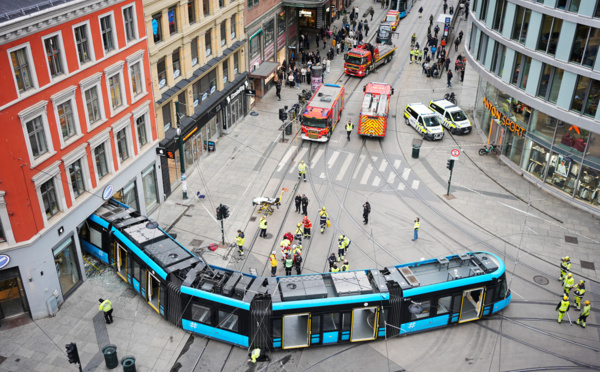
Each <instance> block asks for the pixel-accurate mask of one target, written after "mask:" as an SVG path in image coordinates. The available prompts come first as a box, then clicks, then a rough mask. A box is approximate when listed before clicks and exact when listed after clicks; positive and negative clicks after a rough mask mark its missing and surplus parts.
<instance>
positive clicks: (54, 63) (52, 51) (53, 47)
mask: <svg viewBox="0 0 600 372" xmlns="http://www.w3.org/2000/svg"><path fill="white" fill-rule="evenodd" d="M44 47H45V49H46V59H47V60H48V67H49V68H50V76H52V77H56V76H58V75H62V74H63V73H64V70H63V65H62V57H61V55H60V45H59V41H58V35H55V36H51V37H49V38H47V39H44Z"/></svg>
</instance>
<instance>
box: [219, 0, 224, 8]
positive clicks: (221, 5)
mask: <svg viewBox="0 0 600 372" xmlns="http://www.w3.org/2000/svg"><path fill="white" fill-rule="evenodd" d="M224 6H225V0H219V8H222V7H224Z"/></svg>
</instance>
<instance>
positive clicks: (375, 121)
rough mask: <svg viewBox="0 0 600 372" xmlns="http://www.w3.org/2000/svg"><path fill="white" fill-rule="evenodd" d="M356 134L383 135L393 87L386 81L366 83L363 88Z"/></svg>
mask: <svg viewBox="0 0 600 372" xmlns="http://www.w3.org/2000/svg"><path fill="white" fill-rule="evenodd" d="M364 91H365V98H364V99H363V104H362V108H361V109H360V117H359V119H358V134H359V135H362V136H369V137H385V132H386V129H387V121H388V112H389V111H390V100H391V97H392V94H394V89H393V88H392V86H391V85H390V84H386V83H368V84H367V85H366V86H365V88H364Z"/></svg>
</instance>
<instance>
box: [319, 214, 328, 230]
mask: <svg viewBox="0 0 600 372" xmlns="http://www.w3.org/2000/svg"><path fill="white" fill-rule="evenodd" d="M327 221H329V214H327V212H326V211H325V207H323V208H321V210H320V211H319V224H320V225H321V234H322V233H323V232H324V231H325V227H326V226H327Z"/></svg>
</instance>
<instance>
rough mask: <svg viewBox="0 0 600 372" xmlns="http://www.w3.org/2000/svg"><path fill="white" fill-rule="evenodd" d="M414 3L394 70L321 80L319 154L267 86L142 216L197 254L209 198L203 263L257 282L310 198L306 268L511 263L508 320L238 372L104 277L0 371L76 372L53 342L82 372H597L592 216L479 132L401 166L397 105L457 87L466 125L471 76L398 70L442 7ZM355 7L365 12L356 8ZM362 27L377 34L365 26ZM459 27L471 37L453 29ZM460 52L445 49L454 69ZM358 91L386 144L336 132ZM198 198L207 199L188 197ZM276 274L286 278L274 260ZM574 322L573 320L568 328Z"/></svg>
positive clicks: (411, 135)
mask: <svg viewBox="0 0 600 372" xmlns="http://www.w3.org/2000/svg"><path fill="white" fill-rule="evenodd" d="M355 3H357V2H355ZM359 4H360V3H359ZM421 4H422V6H423V7H424V8H425V11H424V14H425V15H426V16H424V17H423V18H417V16H418V13H417V12H416V10H415V11H413V12H412V13H411V14H409V15H408V17H407V18H406V19H404V20H402V21H401V23H400V26H399V29H398V32H399V38H398V39H394V40H395V43H397V45H398V46H399V48H398V51H397V53H396V55H395V57H394V60H393V61H392V63H391V64H388V65H384V66H381V67H380V68H379V69H378V70H377V71H376V72H374V73H373V74H372V75H370V76H369V77H368V78H367V79H363V80H360V79H358V78H350V79H348V78H346V77H345V76H344V75H343V58H342V56H341V55H340V56H336V57H335V59H334V61H333V64H332V68H331V71H330V72H329V73H328V74H327V77H326V80H325V82H326V83H344V84H345V86H346V88H347V93H346V99H347V100H346V108H345V110H344V114H343V116H342V119H341V121H340V123H339V124H338V127H337V128H336V129H335V132H334V134H333V136H332V139H331V141H330V142H329V143H326V144H316V143H313V144H310V143H306V142H304V143H303V142H302V140H300V139H299V137H298V136H296V135H294V136H292V137H291V138H289V137H288V136H286V141H285V142H282V141H281V131H280V130H279V129H280V126H281V122H280V121H279V120H278V109H279V108H280V107H282V106H283V105H288V106H290V107H291V106H292V105H293V104H294V103H296V102H297V94H298V93H299V91H298V90H296V89H292V88H283V89H282V98H283V99H282V101H281V102H279V101H277V98H276V97H275V92H274V90H272V91H270V92H268V93H267V95H266V97H265V98H264V99H263V100H262V101H260V102H259V103H257V104H256V106H255V107H254V108H253V111H254V112H255V113H257V114H258V115H257V116H252V115H248V116H246V117H245V118H244V120H243V121H242V122H240V123H238V124H237V125H236V127H235V128H234V129H233V132H232V133H231V134H228V135H225V136H222V137H221V138H220V139H219V140H218V141H217V143H216V151H215V152H213V153H209V154H208V155H206V156H205V157H204V158H203V159H202V160H201V161H200V162H199V163H197V164H196V165H195V167H194V168H193V169H190V170H188V187H189V194H190V195H192V197H191V198H190V199H188V200H183V199H182V193H181V189H176V190H174V191H173V194H172V195H171V196H170V197H169V199H168V200H167V201H166V202H165V203H163V204H162V205H161V207H160V208H159V209H158V210H156V211H155V212H154V213H153V215H152V216H151V217H152V219H153V220H155V221H158V222H159V224H160V225H161V226H162V227H163V228H164V229H165V230H167V231H168V232H170V233H172V234H177V239H178V240H179V241H180V242H181V243H182V244H184V245H186V246H188V247H189V248H190V249H194V248H198V247H203V246H206V245H208V244H210V243H213V242H218V241H220V240H221V228H220V224H219V223H218V222H217V221H216V220H215V218H214V211H215V208H216V207H217V206H218V205H219V204H220V203H222V204H225V205H227V206H229V208H230V211H231V217H230V218H229V219H227V220H226V222H225V240H226V243H227V244H226V245H225V246H221V247H220V248H219V249H217V250H216V251H215V252H210V251H207V252H205V253H204V258H205V259H206V260H207V261H209V262H210V263H211V264H213V265H217V266H221V267H228V268H231V269H237V270H242V271H245V272H256V273H257V274H258V275H266V276H268V275H269V274H268V272H269V269H270V267H268V262H267V257H268V255H269V254H270V253H271V251H273V250H276V251H277V253H278V255H277V257H278V259H279V258H280V256H281V255H280V254H279V249H277V247H279V242H280V241H281V239H282V235H283V233H285V232H287V231H292V232H293V229H294V227H295V226H296V223H298V222H300V220H301V218H302V216H301V215H299V214H296V213H294V208H293V198H294V196H295V195H296V194H297V193H300V194H306V195H307V196H308V198H309V200H310V203H309V206H308V217H309V218H310V219H311V221H312V222H313V224H314V225H315V228H314V229H313V238H312V239H311V240H310V241H307V242H305V244H304V245H303V246H304V249H303V256H304V260H305V266H304V273H311V272H323V271H324V269H325V268H326V257H327V256H328V255H329V254H330V253H331V252H335V251H337V245H336V243H337V237H338V236H339V235H340V234H345V235H347V236H348V237H350V239H351V240H352V247H351V249H350V250H349V254H348V257H347V258H348V260H349V261H350V268H351V270H355V269H367V268H374V267H377V268H383V267H385V266H390V265H393V264H397V263H399V262H410V261H418V260H420V259H422V258H425V259H428V258H433V257H439V256H442V255H448V254H455V253H462V252H466V251H476V250H485V251H490V252H493V253H495V254H497V255H499V256H500V257H501V258H503V259H504V261H505V263H506V268H507V278H508V279H509V281H510V285H511V290H512V295H513V297H512V298H513V302H512V303H511V304H510V305H509V307H508V308H507V309H506V310H505V311H503V312H502V313H501V314H499V315H496V316H493V317H491V318H489V319H486V320H482V321H479V322H473V323H469V324H464V325H460V326H458V327H451V328H448V329H441V330H435V331H431V332H425V333H421V334H416V335H411V336H409V338H408V339H406V338H404V337H400V338H394V339H390V340H386V341H378V342H370V343H364V344H357V343H353V344H346V345H338V346H330V347H316V348H309V349H305V350H297V349H296V350H278V351H276V352H274V353H273V355H272V356H271V358H272V360H273V362H272V363H270V364H267V363H258V364H256V365H254V366H249V364H248V363H247V362H246V360H247V352H248V351H247V350H245V349H241V348H238V347H232V346H229V345H226V344H223V343H220V342H216V341H209V340H207V339H205V338H202V337H196V336H190V335H189V334H188V333H186V332H184V331H183V330H181V329H179V328H176V327H174V326H173V325H171V324H170V323H168V322H167V321H165V320H164V319H162V318H161V317H160V316H159V314H157V313H156V312H155V311H154V310H152V309H151V308H150V307H149V306H147V304H146V303H145V302H144V301H143V300H142V299H141V298H140V297H139V296H135V294H134V292H133V290H131V289H128V288H127V286H126V285H125V283H123V282H122V281H121V280H120V279H117V277H116V275H115V274H114V273H113V272H112V271H111V270H110V269H108V270H107V271H105V272H104V273H103V274H101V275H98V276H95V277H93V278H91V279H89V280H88V281H86V282H85V283H83V285H82V286H81V287H80V288H79V289H78V290H77V292H76V293H75V294H74V295H73V296H71V297H70V298H69V299H68V300H67V301H66V303H65V304H64V305H63V306H62V308H61V310H60V311H59V313H58V314H57V316H56V317H54V318H48V319H42V320H38V321H36V322H31V323H28V324H25V325H22V326H20V327H17V328H12V329H8V330H6V329H3V330H2V331H1V333H0V334H1V335H2V337H0V356H1V357H4V358H6V360H5V361H4V362H3V363H1V364H0V371H72V370H74V368H73V366H72V365H69V364H68V362H67V358H66V355H65V354H64V345H65V344H66V343H68V342H71V341H74V342H77V344H78V346H79V350H80V355H81V358H82V361H83V365H84V366H88V367H89V368H88V369H87V370H90V371H91V370H97V371H103V370H105V369H106V368H105V367H104V363H103V361H100V360H99V359H98V355H99V354H98V353H99V350H98V345H100V344H103V343H104V341H105V340H106V338H108V339H109V340H110V343H113V344H115V345H117V347H118V354H119V357H122V356H125V355H133V356H135V357H136V358H137V361H138V363H137V364H138V371H168V370H169V369H170V368H172V369H171V370H172V371H180V372H184V371H247V370H248V371H292V370H293V371H330V370H334V369H335V370H347V371H357V370H365V369H368V370H371V371H380V370H389V371H400V370H406V371H430V370H447V371H456V370H474V371H475V370H478V371H479V370H489V371H507V370H518V369H526V368H534V367H542V368H546V369H547V370H553V369H559V368H571V369H572V370H584V369H599V368H600V360H599V358H598V353H599V352H600V327H599V326H598V318H599V315H598V314H599V313H598V309H600V286H599V285H598V280H600V253H599V251H598V247H599V242H600V223H599V221H598V219H597V217H596V216H594V215H592V214H590V213H588V212H585V211H582V210H580V209H578V208H576V207H574V206H571V205H569V204H567V203H565V202H563V201H561V200H559V199H558V198H556V197H555V196H553V195H551V194H549V193H547V192H545V191H543V190H540V189H538V188H537V187H536V186H535V185H532V184H530V183H529V182H528V181H526V180H525V179H524V178H523V177H522V176H521V175H520V174H518V173H516V172H514V171H513V170H511V168H510V167H509V166H508V165H506V164H505V163H504V162H502V161H501V160H499V159H498V158H496V157H494V156H492V155H488V156H483V157H481V156H479V155H477V151H478V149H479V148H481V147H482V144H483V143H484V137H483V136H482V135H481V134H480V133H477V132H476V131H475V132H473V133H470V134H468V135H465V136H451V135H450V134H449V133H446V136H445V138H444V139H443V140H442V141H438V142H427V141H425V142H423V145H422V147H421V150H420V156H419V158H418V159H413V158H411V150H412V143H413V140H415V139H419V138H420V136H419V135H418V134H417V132H416V131H414V130H413V129H412V127H409V126H406V125H405V124H404V119H403V113H404V108H405V107H406V105H407V104H408V103H413V102H424V103H428V102H429V101H430V100H431V99H440V98H443V96H444V94H445V93H447V92H450V91H454V92H455V93H456V94H457V97H458V104H459V106H461V107H462V108H463V109H464V110H465V111H466V112H467V114H468V115H469V118H470V119H471V120H472V115H471V114H472V110H473V106H474V101H475V94H476V88H477V81H478V77H477V75H476V74H475V73H474V72H473V71H472V70H470V69H469V66H467V72H466V75H465V81H464V82H462V83H461V82H460V81H459V79H458V74H455V77H454V80H453V86H454V88H452V89H450V88H446V79H445V77H444V78H442V79H426V78H425V75H423V74H422V73H421V66H420V65H417V64H409V63H408V51H409V48H410V40H409V35H411V34H412V32H416V33H417V35H419V39H420V40H421V39H424V36H425V33H426V29H427V25H428V20H427V18H428V15H429V14H430V13H433V14H438V13H439V12H440V9H441V2H436V3H435V4H434V3H433V2H424V1H422V2H421ZM359 7H361V14H362V13H363V12H364V10H366V9H363V7H366V5H359ZM417 9H418V7H417ZM375 11H376V14H375V18H376V19H381V18H382V17H383V11H382V9H380V6H379V4H377V5H376V6H375ZM339 23H340V21H338V22H337V24H338V25H339ZM370 24H371V25H373V26H372V27H371V30H372V31H371V32H373V31H374V29H375V24H376V23H375V22H370ZM457 26H458V28H459V29H462V30H464V32H465V35H467V34H468V32H467V30H466V22H465V21H464V20H461V21H460V23H458V24H457ZM465 39H467V38H466V37H465ZM465 39H463V44H464V40H465ZM463 44H461V45H460V47H459V51H458V52H459V53H460V52H461V50H462V48H463V46H464V45H463ZM455 57H456V54H455V53H454V52H452V53H451V54H450V58H451V59H452V60H454V59H456V58H455ZM452 66H453V64H452ZM366 81H385V82H389V83H393V84H394V88H395V94H394V96H393V99H392V107H391V109H390V110H391V115H390V125H389V126H388V132H387V136H386V138H385V139H383V140H377V139H366V140H363V139H361V138H359V137H358V136H357V135H356V133H353V135H352V138H351V140H350V141H347V140H346V133H345V130H344V128H343V124H344V123H346V122H347V121H348V120H349V119H350V120H352V121H353V122H354V123H356V121H357V119H358V114H359V107H360V104H361V102H362V98H363V91H362V87H363V86H364V84H365V83H366ZM307 87H308V86H307V85H306V84H304V85H303V86H302V88H303V89H307ZM296 130H298V127H297V126H296ZM454 148H458V149H460V150H461V155H460V158H459V160H458V162H457V164H456V165H455V168H454V175H453V180H452V189H451V196H452V197H451V198H447V197H445V196H444V195H445V194H446V188H447V180H448V175H449V171H448V170H447V169H446V160H447V159H448V158H449V156H450V150H452V149H454ZM301 160H304V161H305V162H306V163H307V164H308V167H309V168H308V172H307V173H308V177H307V178H308V182H306V183H304V182H298V177H297V166H298V163H299V162H300V161H301ZM282 189H285V190H287V191H285V192H284V193H283V200H282V205H281V207H280V208H279V209H278V210H277V209H276V210H275V212H274V213H273V215H272V216H268V221H269V225H268V226H269V228H268V236H267V238H266V239H262V238H258V220H259V218H260V216H261V215H260V214H258V213H257V208H256V207H254V206H253V205H252V199H253V198H254V197H258V196H278V195H279V194H280V192H281V190H282ZM197 191H199V192H200V193H201V194H203V195H206V198H204V199H197V198H195V197H193V195H195V194H196V192H197ZM367 200H368V201H369V202H370V204H371V206H372V213H371V216H370V220H369V224H368V225H363V223H362V205H363V203H364V202H365V201H367ZM322 206H326V207H327V210H328V211H329V215H330V217H331V220H332V226H331V228H328V229H327V230H326V231H325V232H324V233H323V234H320V233H319V232H318V218H317V211H318V209H319V208H321V207H322ZM417 216H418V217H420V218H421V221H422V224H421V231H420V236H419V239H418V241H417V242H412V241H411V238H412V233H413V232H412V227H413V225H412V221H413V220H414V218H415V217H417ZM238 229H241V230H243V231H245V233H246V255H245V258H244V259H243V260H239V259H238V258H237V256H238V255H237V249H232V248H229V243H231V242H233V241H234V239H235V234H236V231H237V230H238ZM567 237H575V238H577V239H576V243H567V242H566V238H567ZM565 255H569V256H570V257H571V260H572V262H573V266H572V269H573V272H574V275H575V278H576V280H577V281H578V280H579V279H581V278H585V279H586V281H587V293H586V299H589V300H590V301H592V314H591V316H590V317H589V318H588V327H587V328H586V329H585V330H584V329H582V328H580V327H578V326H569V325H568V323H567V324H565V322H563V324H561V325H559V324H557V322H556V315H557V312H556V311H555V310H554V309H555V306H556V304H557V303H558V301H559V295H560V294H561V293H562V287H561V286H560V284H559V282H558V281H557V280H556V279H557V278H558V275H559V270H558V264H559V262H560V257H562V256H565ZM582 261H586V262H592V263H598V264H599V268H595V269H589V268H587V269H586V268H582V266H581V262H582ZM278 274H279V275H284V272H283V269H282V268H281V265H280V267H279V272H278ZM98 298H109V299H110V300H111V301H112V302H113V304H114V307H115V312H114V317H115V322H114V324H111V325H108V326H106V325H104V323H103V321H102V319H101V318H99V317H100V315H99V314H100V313H99V312H98ZM577 316H578V315H577V312H575V311H570V317H571V319H575V318H576V317H577ZM98 319H100V321H98ZM105 329H107V330H108V332H107V333H106V332H105ZM121 368H122V367H119V369H118V370H120V369H121Z"/></svg>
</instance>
